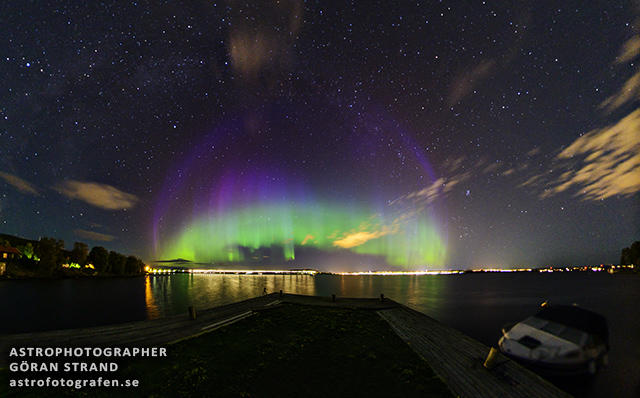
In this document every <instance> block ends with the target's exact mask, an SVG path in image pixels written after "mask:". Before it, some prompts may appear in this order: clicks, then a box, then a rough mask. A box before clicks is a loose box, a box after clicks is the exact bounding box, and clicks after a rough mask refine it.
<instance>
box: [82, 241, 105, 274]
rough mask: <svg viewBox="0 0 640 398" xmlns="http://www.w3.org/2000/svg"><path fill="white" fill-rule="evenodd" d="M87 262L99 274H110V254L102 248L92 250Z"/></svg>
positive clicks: (97, 247)
mask: <svg viewBox="0 0 640 398" xmlns="http://www.w3.org/2000/svg"><path fill="white" fill-rule="evenodd" d="M87 261H88V262H89V263H91V264H93V266H94V267H95V269H96V271H98V272H108V270H109V252H108V251H107V249H105V248H104V247H102V246H96V247H94V248H93V249H91V252H90V253H89V256H88V257H87Z"/></svg>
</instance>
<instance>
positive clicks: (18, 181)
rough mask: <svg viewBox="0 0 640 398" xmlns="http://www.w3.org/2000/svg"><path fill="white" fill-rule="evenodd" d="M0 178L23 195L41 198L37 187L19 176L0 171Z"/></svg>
mask: <svg viewBox="0 0 640 398" xmlns="http://www.w3.org/2000/svg"><path fill="white" fill-rule="evenodd" d="M0 178H2V179H3V180H5V182H6V183H7V184H9V185H11V186H13V187H14V188H16V189H17V190H18V191H20V192H22V193H26V194H29V195H35V196H40V192H39V191H38V189H37V188H36V187H35V185H33V184H31V183H29V182H27V181H25V180H23V179H22V178H20V177H18V176H15V175H13V174H9V173H5V172H2V171H0Z"/></svg>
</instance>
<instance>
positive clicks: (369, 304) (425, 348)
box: [0, 293, 570, 398]
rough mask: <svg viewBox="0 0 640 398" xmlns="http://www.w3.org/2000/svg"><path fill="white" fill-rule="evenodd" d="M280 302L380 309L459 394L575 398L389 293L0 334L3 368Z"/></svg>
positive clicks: (146, 339) (208, 325) (272, 299)
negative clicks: (34, 353)
mask: <svg viewBox="0 0 640 398" xmlns="http://www.w3.org/2000/svg"><path fill="white" fill-rule="evenodd" d="M281 303H291V304H297V305H309V306H326V307H338V308H351V309H356V310H370V311H376V312H377V313H378V314H379V315H380V316H381V317H382V318H383V319H384V320H385V321H387V322H388V323H389V325H390V326H391V328H392V329H393V330H394V331H395V333H396V334H397V335H398V336H400V338H402V339H403V340H404V341H405V342H407V344H409V346H410V347H411V348H412V349H413V351H415V352H416V353H417V354H418V355H419V356H420V357H422V358H423V359H424V360H425V361H427V363H428V364H429V366H431V368H432V369H433V371H434V372H435V373H436V374H437V375H438V376H439V377H440V378H442V379H443V380H444V382H445V383H446V384H447V385H448V386H449V388H450V389H451V391H452V392H453V393H454V395H457V396H460V397H545V398H547V397H569V396H570V395H569V394H567V393H565V392H563V391H561V390H560V389H558V388H557V387H555V386H554V385H552V384H551V383H549V382H548V381H546V380H544V379H543V378H541V377H540V376H538V375H536V374H535V373H533V372H531V371H529V370H527V369H525V368H524V367H522V366H520V365H519V364H517V363H515V362H514V361H512V360H510V359H508V358H506V357H504V356H502V355H499V358H498V364H497V365H496V366H495V367H494V368H493V369H491V370H488V369H486V368H484V367H483V365H482V364H483V362H484V360H485V358H486V356H487V354H488V352H489V347H487V346H485V345H483V344H482V343H480V342H478V341H476V340H474V339H472V338H471V337H469V336H466V335H464V334H463V333H461V332H459V331H457V330H455V329H453V328H450V327H448V326H446V325H443V324H441V323H439V322H438V321H436V320H434V319H433V318H430V317H428V316H427V315H425V314H423V313H420V312H418V311H415V310H412V309H410V308H408V307H405V306H403V305H401V304H399V303H397V302H395V301H393V300H390V299H388V298H374V299H362V298H341V297H318V296H303V295H294V294H282V295H281V294H279V293H272V294H268V295H265V296H261V297H256V298H252V299H248V300H244V301H240V302H237V303H233V304H228V305H224V306H220V307H215V308H211V309H206V310H197V311H196V319H192V318H191V317H190V315H189V314H188V313H187V311H186V308H185V314H184V315H176V316H171V317H166V318H162V319H155V320H147V321H138V322H128V323H123V324H118V325H109V326H99V327H92V328H84V329H70V330H56V331H49V332H38V333H22V334H11V335H0V352H1V353H2V355H1V356H0V368H6V367H7V365H8V359H9V357H8V352H9V349H10V348H11V347H37V346H43V347H55V346H63V347H96V346H102V347H105V346H111V347H116V346H117V347H125V346H158V345H161V344H172V343H175V342H177V341H182V340H184V339H189V338H192V337H196V336H199V335H201V334H204V333H208V332H211V331H213V330H215V329H217V328H220V327H223V326H226V325H229V324H231V323H234V322H237V321H239V320H242V319H244V318H246V317H249V316H251V315H252V314H254V313H255V312H257V311H263V310H268V309H269V308H272V307H275V306H278V305H280V304H281Z"/></svg>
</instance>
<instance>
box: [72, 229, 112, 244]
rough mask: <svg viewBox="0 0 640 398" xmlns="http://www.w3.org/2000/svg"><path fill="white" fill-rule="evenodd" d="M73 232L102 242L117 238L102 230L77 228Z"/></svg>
mask: <svg viewBox="0 0 640 398" xmlns="http://www.w3.org/2000/svg"><path fill="white" fill-rule="evenodd" d="M73 232H74V233H75V234H76V235H78V236H79V237H81V238H85V239H89V240H94V241H100V242H111V241H112V240H114V239H115V238H116V237H115V236H113V235H108V234H101V233H100V232H94V231H87V230H84V229H76V230H74V231H73Z"/></svg>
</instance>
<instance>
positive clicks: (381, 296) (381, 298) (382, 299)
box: [380, 293, 384, 301]
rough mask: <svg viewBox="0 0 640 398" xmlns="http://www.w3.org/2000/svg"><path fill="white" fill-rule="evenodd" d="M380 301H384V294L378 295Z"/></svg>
mask: <svg viewBox="0 0 640 398" xmlns="http://www.w3.org/2000/svg"><path fill="white" fill-rule="evenodd" d="M380 301H384V293H380Z"/></svg>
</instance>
